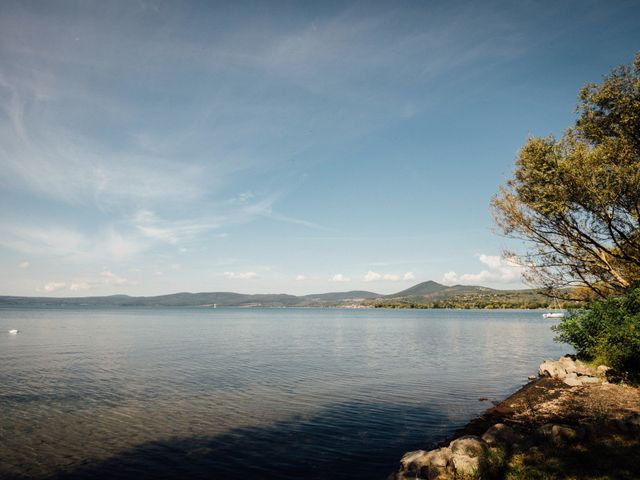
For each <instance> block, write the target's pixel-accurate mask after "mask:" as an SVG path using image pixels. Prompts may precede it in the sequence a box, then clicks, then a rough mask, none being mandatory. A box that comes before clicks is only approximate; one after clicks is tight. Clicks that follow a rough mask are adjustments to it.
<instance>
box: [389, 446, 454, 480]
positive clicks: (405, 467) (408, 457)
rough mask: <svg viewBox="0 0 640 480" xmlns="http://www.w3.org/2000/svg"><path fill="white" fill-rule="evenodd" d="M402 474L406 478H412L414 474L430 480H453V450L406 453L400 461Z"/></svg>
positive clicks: (443, 449) (442, 449) (439, 449)
mask: <svg viewBox="0 0 640 480" xmlns="http://www.w3.org/2000/svg"><path fill="white" fill-rule="evenodd" d="M400 474H401V475H403V476H404V477H405V478H410V477H411V474H412V475H415V476H420V477H423V478H427V479H429V480H449V479H453V478H454V474H453V464H452V454H451V450H450V449H449V448H446V447H445V448H438V449H437V450H431V451H428V452H425V451H424V450H416V451H413V452H409V453H406V454H405V455H404V456H403V457H402V460H400ZM406 474H410V475H409V476H407V475H406ZM401 478H402V477H401Z"/></svg>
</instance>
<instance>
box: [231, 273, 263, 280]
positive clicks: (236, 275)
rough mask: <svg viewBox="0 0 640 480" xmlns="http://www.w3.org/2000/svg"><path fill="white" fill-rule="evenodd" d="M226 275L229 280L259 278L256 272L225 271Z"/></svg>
mask: <svg viewBox="0 0 640 480" xmlns="http://www.w3.org/2000/svg"><path fill="white" fill-rule="evenodd" d="M224 277H225V278H227V279H229V280H253V279H255V278H258V274H257V273H256V272H224Z"/></svg>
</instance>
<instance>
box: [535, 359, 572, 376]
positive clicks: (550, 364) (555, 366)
mask: <svg viewBox="0 0 640 480" xmlns="http://www.w3.org/2000/svg"><path fill="white" fill-rule="evenodd" d="M538 374H539V375H540V376H541V377H552V378H559V379H560V380H562V379H564V377H566V376H567V370H566V368H565V367H564V365H562V364H561V363H560V362H554V361H553V360H545V361H544V362H542V364H541V365H540V368H538Z"/></svg>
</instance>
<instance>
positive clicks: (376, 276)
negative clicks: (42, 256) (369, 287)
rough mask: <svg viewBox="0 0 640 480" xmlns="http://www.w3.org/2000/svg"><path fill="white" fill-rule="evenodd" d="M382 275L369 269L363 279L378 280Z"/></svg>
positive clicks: (368, 280) (367, 280)
mask: <svg viewBox="0 0 640 480" xmlns="http://www.w3.org/2000/svg"><path fill="white" fill-rule="evenodd" d="M381 277H382V275H380V274H379V273H377V272H372V271H371V270H369V271H368V272H367V274H366V275H365V276H364V281H365V282H373V281H375V280H379V279H380V278H381Z"/></svg>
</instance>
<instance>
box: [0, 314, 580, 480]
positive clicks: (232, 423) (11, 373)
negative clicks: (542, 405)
mask: <svg viewBox="0 0 640 480" xmlns="http://www.w3.org/2000/svg"><path fill="white" fill-rule="evenodd" d="M553 323H554V321H553V320H545V319H543V318H542V313H541V312H540V311H456V310H340V309H318V310H316V309H263V310H259V309H222V308H219V309H215V310H212V309H178V308H171V309H169V308H166V309H164V308H157V309H113V310H107V309H102V310H88V309H53V310H39V309H0V478H131V479H134V478H135V479H139V478H214V479H217V478H222V479H227V478H255V479H262V478H273V479H276V478H278V479H287V478H291V479H294V478H316V479H321V478H322V479H340V478H350V479H356V478H367V479H375V478H380V479H384V478H385V477H386V476H387V475H388V474H389V473H390V472H391V471H393V470H394V468H395V467H396V466H397V464H398V461H399V460H400V457H401V455H402V454H403V453H404V452H405V451H408V450H413V449H417V448H428V447H429V446H430V445H432V444H433V443H434V442H438V441H440V440H442V439H443V438H444V437H446V436H447V435H448V434H450V433H451V432H453V431H454V430H455V429H456V428H458V427H460V426H462V425H464V424H465V423H466V422H467V421H468V420H470V419H471V418H473V417H474V416H476V415H477V414H479V413H481V412H482V411H484V410H485V409H486V408H488V407H489V406H490V404H488V403H487V402H480V401H478V398H479V397H488V398H489V399H495V400H500V399H503V398H504V397H506V396H507V395H509V394H510V393H512V392H513V391H514V390H516V389H517V388H518V387H520V386H521V385H523V384H524V383H526V380H527V375H531V374H534V373H536V371H537V366H538V365H539V363H540V362H541V360H542V359H544V358H546V357H559V356H560V355H561V354H562V353H565V352H567V351H568V350H569V349H568V347H567V346H565V345H558V344H555V343H554V342H553V333H552V332H551V331H550V330H549V327H550V326H551V325H552V324H553ZM11 328H18V329H19V330H20V333H19V334H18V335H9V334H8V333H7V331H8V330H9V329H11Z"/></svg>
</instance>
